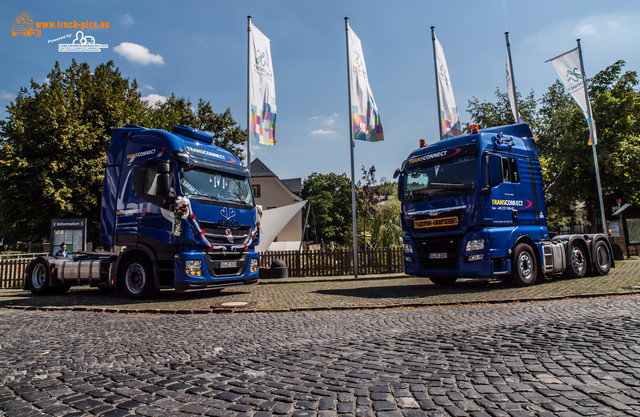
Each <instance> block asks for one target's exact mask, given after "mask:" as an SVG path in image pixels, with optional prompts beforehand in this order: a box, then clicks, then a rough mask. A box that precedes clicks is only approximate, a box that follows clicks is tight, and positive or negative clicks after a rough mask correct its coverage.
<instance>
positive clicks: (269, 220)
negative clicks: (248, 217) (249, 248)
mask: <svg viewBox="0 0 640 417" xmlns="http://www.w3.org/2000/svg"><path fill="white" fill-rule="evenodd" d="M306 203H307V200H303V201H299V202H297V203H293V204H290V205H288V206H283V207H277V208H272V209H269V210H264V211H263V212H262V220H260V243H259V244H258V247H257V248H256V250H257V251H258V252H264V251H265V250H267V248H268V247H269V245H271V243H272V242H273V241H274V240H275V238H276V236H278V235H279V234H280V232H281V231H282V229H284V227H285V226H286V225H287V224H288V223H289V222H290V221H291V219H293V217H294V216H295V215H296V214H298V212H299V211H300V210H302V207H304V205H305V204H306Z"/></svg>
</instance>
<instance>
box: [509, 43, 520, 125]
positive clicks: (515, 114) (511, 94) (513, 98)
mask: <svg viewBox="0 0 640 417" xmlns="http://www.w3.org/2000/svg"><path fill="white" fill-rule="evenodd" d="M506 81H507V94H509V102H510V103H511V111H512V112H513V118H514V119H515V121H516V123H524V121H523V120H522V118H521V117H520V115H519V114H518V111H517V110H516V107H517V106H516V95H515V88H514V86H513V75H511V59H510V58H509V53H507V80H506Z"/></svg>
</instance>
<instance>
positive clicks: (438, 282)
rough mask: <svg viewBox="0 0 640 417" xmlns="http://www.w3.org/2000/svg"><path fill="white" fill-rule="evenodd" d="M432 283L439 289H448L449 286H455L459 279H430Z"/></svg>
mask: <svg viewBox="0 0 640 417" xmlns="http://www.w3.org/2000/svg"><path fill="white" fill-rule="evenodd" d="M429 279H430V280H431V282H433V283H434V284H436V285H437V286H438V287H447V286H449V285H453V284H455V282H456V280H457V279H458V278H456V277H429Z"/></svg>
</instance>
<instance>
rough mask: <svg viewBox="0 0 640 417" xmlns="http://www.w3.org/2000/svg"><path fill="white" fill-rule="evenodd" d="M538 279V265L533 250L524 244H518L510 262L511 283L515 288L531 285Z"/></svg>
mask: <svg viewBox="0 0 640 417" xmlns="http://www.w3.org/2000/svg"><path fill="white" fill-rule="evenodd" d="M537 277H538V263H537V262H536V255H535V254H534V253H533V249H531V246H529V245H528V244H526V243H520V244H518V246H516V249H515V250H514V251H513V260H512V262H511V283H512V284H513V285H515V286H517V287H527V286H529V285H533V284H534V283H535V282H536V278H537Z"/></svg>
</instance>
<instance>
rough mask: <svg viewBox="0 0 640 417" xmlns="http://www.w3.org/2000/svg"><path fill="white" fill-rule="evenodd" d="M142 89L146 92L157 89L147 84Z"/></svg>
mask: <svg viewBox="0 0 640 417" xmlns="http://www.w3.org/2000/svg"><path fill="white" fill-rule="evenodd" d="M142 89H143V90H145V91H156V89H155V88H153V86H152V85H150V84H145V85H143V86H142Z"/></svg>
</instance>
